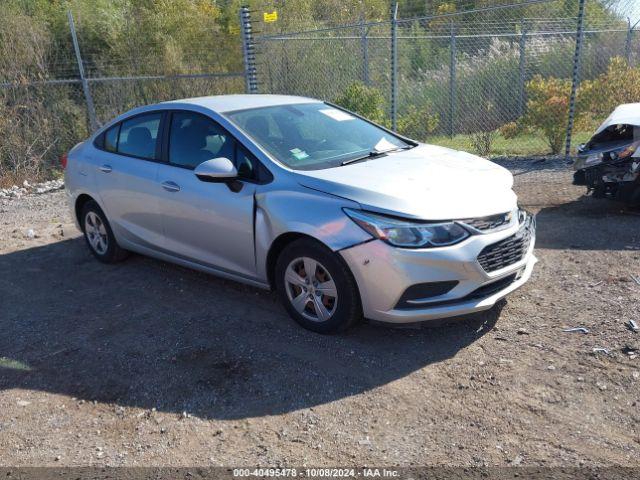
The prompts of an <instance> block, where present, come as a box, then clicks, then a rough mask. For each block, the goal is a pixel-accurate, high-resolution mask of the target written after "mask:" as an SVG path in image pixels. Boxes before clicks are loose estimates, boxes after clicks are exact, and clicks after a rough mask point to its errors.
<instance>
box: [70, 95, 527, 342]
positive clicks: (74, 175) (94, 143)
mask: <svg viewBox="0 0 640 480" xmlns="http://www.w3.org/2000/svg"><path fill="white" fill-rule="evenodd" d="M63 165H65V185H66V191H67V194H68V199H69V202H70V205H71V209H72V212H73V215H74V218H75V219H76V221H77V223H78V226H79V228H80V229H81V230H82V232H83V233H84V236H85V239H86V243H87V245H88V247H89V249H90V250H91V253H92V254H93V255H94V256H95V257H96V258H97V259H98V260H100V261H102V262H105V263H112V262H117V261H120V260H122V259H123V258H125V257H126V255H127V253H128V252H137V253H140V254H143V255H149V256H152V257H156V258H159V259H162V260H166V261H169V262H174V263H177V264H180V265H184V266H187V267H191V268H195V269H198V270H202V271H205V272H209V273H212V274H215V275H219V276H222V277H226V278H230V279H234V280H238V281H241V282H245V283H248V284H251V285H254V286H257V287H262V288H267V289H269V288H271V289H275V290H277V292H278V294H279V296H280V298H281V300H282V303H283V304H284V307H285V308H286V310H287V311H288V312H289V314H290V315H291V316H292V317H293V318H294V319H295V320H296V321H297V322H299V323H300V324H301V325H302V326H304V327H306V328H308V329H310V330H314V331H316V332H321V333H331V332H336V331H340V330H343V329H345V328H347V327H349V326H351V325H353V324H355V323H356V322H357V321H358V320H360V319H361V318H363V317H364V318H368V319H372V320H377V321H382V322H394V323H408V322H417V321H423V320H429V319H434V318H443V317H450V316H458V315H463V314H467V313H471V312H476V311H480V310H485V309H488V308H490V307H491V306H492V305H494V304H495V302H496V301H497V300H498V299H500V298H502V297H504V296H505V295H507V294H508V293H510V292H512V291H513V290H515V289H516V288H518V287H520V286H521V285H523V284H524V283H525V282H526V281H527V280H528V279H529V277H530V276H531V272H532V269H533V266H534V264H535V262H536V259H535V257H534V255H533V246H534V238H535V223H534V219H533V218H532V217H531V216H530V215H529V214H528V213H527V212H526V211H524V210H521V209H519V208H518V205H517V199H516V195H515V194H514V192H513V190H512V186H513V177H512V175H511V174H510V173H509V172H508V171H507V170H505V169H504V168H502V167H500V166H498V165H496V164H493V163H491V162H489V161H487V160H484V159H482V158H479V157H477V156H475V155H471V154H469V153H464V152H459V151H455V150H451V149H448V148H443V147H438V146H434V145H426V144H422V143H419V142H416V141H413V140H411V139H409V138H405V137H403V136H402V135H399V134H397V133H395V132H392V131H390V130H388V129H386V128H383V127H381V126H379V125H376V124H374V123H372V122H370V121H368V120H366V119H365V118H362V117H360V116H358V115H356V114H354V113H351V112H348V111H346V110H344V109H342V108H340V107H337V106H335V105H331V104H329V103H325V102H322V101H318V100H314V99H310V98H302V97H293V96H281V95H226V96H211V97H202V98H193V99H187V100H178V101H172V102H165V103H159V104H156V105H150V106H145V107H141V108H137V109H134V110H131V111H130V112H127V113H125V114H124V115H121V116H120V117H118V118H116V119H115V120H113V121H111V122H110V123H108V124H107V125H105V126H104V127H103V128H101V129H100V130H99V131H98V132H96V133H95V134H94V135H93V136H92V137H91V138H89V139H88V140H87V141H85V142H83V143H80V144H78V145H77V146H76V147H74V148H73V149H72V150H71V151H70V152H69V153H68V155H66V156H65V157H64V158H63Z"/></svg>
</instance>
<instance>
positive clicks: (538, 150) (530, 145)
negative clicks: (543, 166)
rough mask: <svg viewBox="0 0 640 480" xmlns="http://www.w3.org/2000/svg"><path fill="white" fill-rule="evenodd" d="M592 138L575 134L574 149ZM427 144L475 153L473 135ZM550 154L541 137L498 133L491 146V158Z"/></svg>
mask: <svg viewBox="0 0 640 480" xmlns="http://www.w3.org/2000/svg"><path fill="white" fill-rule="evenodd" d="M590 137H591V133H587V132H578V133H576V134H574V136H573V141H572V142H571V143H572V145H573V148H574V149H575V147H576V146H577V145H579V144H581V143H584V142H586V141H587V140H589V138H590ZM426 142H427V143H432V144H434V145H441V146H443V147H448V148H453V149H455V150H464V151H466V152H474V148H473V144H472V142H471V135H455V136H454V137H449V136H446V135H438V136H433V137H429V138H427V140H426ZM550 154H551V153H550V149H549V145H548V143H547V141H546V140H545V139H544V138H543V137H542V136H540V135H533V134H528V135H518V136H517V137H515V138H509V139H507V138H504V137H503V136H502V135H500V134H499V133H498V134H496V137H495V140H494V142H493V144H492V146H491V153H490V154H489V157H527V156H535V155H550Z"/></svg>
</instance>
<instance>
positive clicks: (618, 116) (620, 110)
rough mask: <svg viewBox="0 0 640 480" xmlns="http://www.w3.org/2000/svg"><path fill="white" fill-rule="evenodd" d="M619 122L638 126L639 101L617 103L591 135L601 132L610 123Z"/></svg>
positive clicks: (639, 120)
mask: <svg viewBox="0 0 640 480" xmlns="http://www.w3.org/2000/svg"><path fill="white" fill-rule="evenodd" d="M621 124H628V125H635V126H640V103H624V104H622V105H618V106H617V107H616V109H615V110H614V111H613V112H611V115H609V116H608V117H607V119H606V120H605V121H604V122H602V125H600V126H599V127H598V129H597V130H596V131H595V133H594V134H593V135H594V136H595V135H597V134H599V133H600V132H603V131H604V130H605V129H607V128H609V127H610V126H612V125H621Z"/></svg>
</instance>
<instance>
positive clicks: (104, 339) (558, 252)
mask: <svg viewBox="0 0 640 480" xmlns="http://www.w3.org/2000/svg"><path fill="white" fill-rule="evenodd" d="M510 166H511V167H513V168H512V169H513V171H514V172H516V173H517V176H516V189H517V192H518V194H519V196H520V199H521V202H522V203H523V204H524V205H525V206H527V207H528V208H529V209H530V210H533V211H534V212H536V213H537V214H538V217H537V218H538V243H537V255H538V257H539V259H540V262H539V263H538V265H537V268H536V270H535V273H534V276H533V278H532V280H531V282H530V283H529V284H527V285H526V286H525V287H524V288H522V289H521V290H519V291H517V292H515V293H514V294H512V295H511V296H510V297H509V298H508V300H507V301H506V302H502V303H501V304H499V305H497V306H496V308H494V309H493V310H491V311H489V312H487V313H485V314H482V315H480V316H476V317H468V318H464V319H457V320H455V321H453V322H449V323H448V324H447V325H444V326H438V327H431V328H421V329H415V328H414V329H391V328H387V327H381V326H375V325H362V326H360V327H358V328H356V329H354V330H351V331H350V332H348V333H347V334H344V335H341V336H334V337H324V336H319V335H316V334H313V333H309V332H306V331H304V330H302V329H301V328H299V327H298V326H296V325H295V324H294V323H293V322H292V321H291V320H289V318H288V317H287V315H286V314H285V312H284V310H283V309H282V308H281V307H280V306H279V304H278V303H277V301H276V298H275V295H274V294H272V293H268V292H263V291H259V290H256V289H253V288H249V287H245V286H242V285H239V284H236V283H233V282H229V281H224V280H220V279H217V278H213V277H209V276H206V275H203V274H200V273H196V272H192V271H189V270H186V269H183V268H180V267H176V266H172V265H169V264H166V263H162V262H159V261H156V260H151V259H147V258H143V257H139V256H133V257H131V258H130V259H129V260H127V261H126V262H125V263H123V264H120V265H117V266H105V265H102V264H100V263H98V262H97V261H95V260H93V258H92V257H91V256H90V254H89V252H88V250H87V249H86V247H85V245H84V243H83V240H82V238H81V237H80V236H79V233H78V232H77V231H76V230H75V228H74V226H73V224H72V221H71V218H70V216H69V214H68V212H67V209H66V204H65V199H64V193H63V192H61V191H58V192H55V193H49V194H44V195H35V196H27V197H25V198H22V199H15V200H1V201H0V328H1V329H2V330H1V331H2V334H1V335H0V357H2V358H1V359H0V412H2V413H1V414H0V465H5V466H7V465H13V466H16V465H56V466H59V465H189V466H193V465H239V466H249V465H257V464H259V465H263V466H266V465H283V466H301V465H305V464H306V465H326V466H331V465H362V464H369V465H371V464H376V465H387V466H392V465H402V466H409V465H435V464H439V465H468V466H474V465H509V464H513V465H523V466H526V465H547V466H551V465H554V466H557V465H565V466H578V465H584V464H586V465H594V466H595V465H610V464H618V465H630V466H639V465H640V460H639V459H640V428H639V427H638V425H640V352H638V353H633V352H634V351H636V352H637V350H638V348H640V333H635V334H634V333H632V332H631V331H630V330H629V329H627V328H626V327H625V323H626V322H627V321H628V320H629V319H635V320H636V321H637V322H640V285H638V284H637V283H635V282H634V281H633V280H631V278H630V275H631V274H633V275H636V276H640V216H639V213H638V211H632V210H629V209H625V208H623V207H621V206H620V205H617V204H615V203H610V202H606V201H597V200H593V199H591V198H587V197H583V196H582V194H583V190H582V189H581V188H576V187H572V186H571V185H570V172H569V171H568V170H567V169H566V168H565V167H564V165H563V164H562V163H560V162H555V163H554V162H551V163H544V164H534V163H532V162H524V161H521V162H520V163H512V164H511V165H510ZM30 229H33V232H32V233H33V234H34V235H35V236H34V238H30V237H31V236H32V235H29V230H30ZM576 326H582V327H586V328H587V329H589V333H588V334H582V333H564V332H563V329H565V328H567V327H576ZM594 348H606V349H607V350H608V352H609V354H606V353H598V352H594V351H593V349H594Z"/></svg>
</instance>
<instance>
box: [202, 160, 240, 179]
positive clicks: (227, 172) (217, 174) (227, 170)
mask: <svg viewBox="0 0 640 480" xmlns="http://www.w3.org/2000/svg"><path fill="white" fill-rule="evenodd" d="M193 173H195V175H196V177H198V179H200V180H202V181H203V182H219V183H226V182H229V181H232V180H235V179H236V178H237V177H238V171H237V170H236V167H235V165H234V164H233V163H232V162H231V160H229V159H228V158H225V157H218V158H214V159H213V160H207V161H206V162H202V163H201V164H200V165H198V166H197V167H196V169H195V170H194V171H193Z"/></svg>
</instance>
